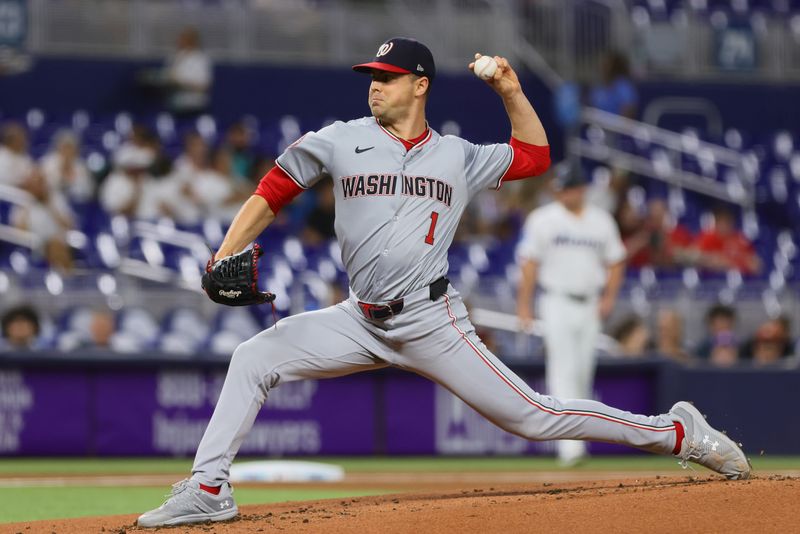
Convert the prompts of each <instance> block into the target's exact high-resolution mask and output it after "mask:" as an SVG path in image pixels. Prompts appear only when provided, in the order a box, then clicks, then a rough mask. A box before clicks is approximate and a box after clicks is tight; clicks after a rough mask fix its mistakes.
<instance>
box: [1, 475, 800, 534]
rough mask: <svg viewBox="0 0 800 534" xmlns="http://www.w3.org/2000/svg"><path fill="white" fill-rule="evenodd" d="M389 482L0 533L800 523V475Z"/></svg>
mask: <svg viewBox="0 0 800 534" xmlns="http://www.w3.org/2000/svg"><path fill="white" fill-rule="evenodd" d="M583 474H584V475H585V474H586V473H583ZM629 476H630V474H629ZM423 478H424V477H423ZM398 482H399V483H398V490H400V489H401V488H404V489H405V490H406V492H405V493H398V494H394V495H384V496H380V497H361V498H352V499H345V500H341V499H329V500H321V501H308V502H302V503H281V504H269V505H252V506H243V507H241V514H240V516H239V518H237V519H235V520H233V521H230V522H225V523H214V524H200V525H196V526H179V527H168V528H162V529H140V528H138V527H135V526H134V522H135V520H136V516H134V515H125V516H108V517H92V518H81V519H71V520H60V521H55V520H46V521H36V522H30V523H16V524H5V525H0V533H6V532H9V533H24V534H28V533H39V532H45V533H57V534H73V533H75V534H77V533H93V532H103V533H112V534H128V533H133V532H137V533H144V532H176V533H178V532H180V533H192V534H194V533H206V532H219V533H223V534H229V533H236V534H238V533H254V532H255V533H257V532H265V533H269V532H291V533H294V532H300V533H318V532H325V533H337V534H338V533H343V534H347V533H358V534H366V533H408V532H411V533H414V534H425V533H431V534H439V533H441V534H444V533H447V534H451V533H459V532H470V533H494V532H498V533H500V532H502V533H516V532H548V533H549V532H570V533H575V534H577V533H584V532H590V533H591V532H603V533H606V532H614V533H616V532H656V533H658V532H664V533H667V532H668V533H670V534H674V533H676V532H701V533H703V534H710V533H715V532H725V533H751V532H759V533H764V532H781V533H786V532H797V531H800V506H798V503H800V478H797V477H790V476H783V475H773V476H761V477H756V478H754V479H752V480H746V481H735V482H731V481H725V480H721V479H720V478H718V477H712V476H680V477H662V476H652V477H640V478H626V479H619V478H617V479H614V478H613V477H611V478H608V479H603V480H591V481H573V482H558V483H551V482H537V483H531V482H528V483H525V484H520V483H504V484H502V485H497V484H493V485H486V484H483V485H482V484H464V483H461V484H458V483H455V484H454V483H453V482H452V481H451V482H450V483H449V484H446V485H443V484H441V483H439V484H433V483H430V482H428V483H425V482H424V481H422V483H420V484H414V483H413V482H411V481H405V482H400V481H398ZM412 488H415V489H414V490H412ZM434 489H436V491H435V492H433V490H434Z"/></svg>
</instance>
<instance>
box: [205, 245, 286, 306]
mask: <svg viewBox="0 0 800 534" xmlns="http://www.w3.org/2000/svg"><path fill="white" fill-rule="evenodd" d="M263 254H264V251H263V249H262V248H261V247H260V246H258V245H253V248H252V249H250V250H245V251H242V252H240V253H239V254H234V255H233V256H228V257H227V258H223V259H221V260H219V261H214V258H211V260H209V262H208V265H206V272H205V274H203V281H202V283H203V290H205V292H206V295H208V297H209V298H210V299H211V300H213V301H214V302H217V303H219V304H226V305H228V306H249V305H251V304H264V303H265V302H272V301H273V300H275V295H274V294H273V293H270V292H264V291H259V290H258V285H257V282H258V258H260V257H261V256H262V255H263Z"/></svg>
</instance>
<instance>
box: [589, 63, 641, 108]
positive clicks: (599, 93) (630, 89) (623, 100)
mask: <svg viewBox="0 0 800 534" xmlns="http://www.w3.org/2000/svg"><path fill="white" fill-rule="evenodd" d="M638 103H639V95H638V93H637V92H636V87H635V86H634V85H633V82H632V81H631V73H630V67H629V64H628V59H627V58H626V57H625V56H624V55H623V54H621V53H620V52H613V51H612V52H609V54H608V55H607V56H606V57H605V59H604V60H603V65H602V79H601V81H600V83H599V84H597V85H595V86H594V87H592V89H591V91H590V92H589V105H591V106H592V107H595V108H598V109H602V110H603V111H607V112H609V113H614V114H616V115H622V116H624V117H628V118H631V119H633V118H635V117H636V113H637V105H638Z"/></svg>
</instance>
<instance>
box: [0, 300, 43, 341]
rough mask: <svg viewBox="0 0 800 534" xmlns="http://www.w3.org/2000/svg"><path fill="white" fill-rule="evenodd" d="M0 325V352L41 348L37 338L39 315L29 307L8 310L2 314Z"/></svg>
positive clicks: (39, 339)
mask: <svg viewBox="0 0 800 534" xmlns="http://www.w3.org/2000/svg"><path fill="white" fill-rule="evenodd" d="M0 324H2V330H3V338H2V339H0V350H2V351H6V352H10V351H17V350H37V349H41V348H43V342H42V339H41V338H40V337H39V333H40V326H39V315H38V314H37V313H36V310H34V309H33V308H32V307H31V306H26V305H22V306H16V307H13V308H10V309H9V310H7V311H6V312H5V313H4V314H3V317H2V319H0Z"/></svg>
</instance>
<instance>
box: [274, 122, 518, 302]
mask: <svg viewBox="0 0 800 534" xmlns="http://www.w3.org/2000/svg"><path fill="white" fill-rule="evenodd" d="M511 158H512V149H511V147H510V146H509V145H507V144H497V145H474V144H472V143H469V142H467V141H465V140H464V139H461V138H459V137H455V136H450V135H448V136H440V135H439V134H438V133H436V132H434V131H433V130H429V133H428V136H427V137H426V138H424V139H423V140H422V141H420V142H419V143H417V145H415V146H414V147H413V148H412V149H411V150H409V151H406V149H405V147H404V146H403V144H402V142H401V141H400V140H399V139H397V138H396V137H395V136H394V135H392V134H391V133H390V132H389V131H388V130H386V129H385V128H383V127H382V126H381V125H380V124H379V123H378V121H377V120H375V119H374V118H373V117H365V118H362V119H358V120H353V121H350V122H347V123H343V122H336V123H334V124H332V125H330V126H328V127H326V128H323V129H322V130H320V131H319V132H311V133H308V134H306V135H305V136H303V137H302V138H301V139H300V140H298V141H297V142H296V143H294V144H293V145H292V146H290V147H289V148H288V149H287V150H286V151H285V152H284V153H283V154H282V155H281V156H280V157H279V158H278V161H277V163H278V165H279V166H280V167H281V168H282V169H283V170H284V171H285V172H286V173H287V174H288V175H289V176H291V177H292V178H293V179H294V181H295V182H297V184H298V185H299V186H300V187H302V188H304V189H305V188H308V187H311V186H313V185H314V184H315V183H316V182H317V181H318V180H320V179H322V178H331V177H332V178H333V188H334V192H335V195H336V223H335V229H336V237H337V238H338V240H339V245H340V247H341V249H342V261H343V263H344V265H345V268H346V269H347V274H348V275H349V276H350V287H351V288H352V289H353V291H354V292H355V293H356V295H358V297H359V298H360V299H362V300H365V301H369V302H381V301H386V300H391V299H394V298H397V297H400V296H402V295H405V294H407V293H410V292H412V291H414V290H415V289H419V288H421V287H425V286H427V285H428V284H430V283H431V282H433V281H434V280H436V279H437V278H440V277H441V276H444V275H445V274H446V273H447V250H448V248H450V244H451V243H452V241H453V236H454V235H455V231H456V227H457V226H458V222H459V220H460V219H461V215H462V213H463V212H464V209H465V208H466V206H467V204H468V203H469V201H470V199H471V198H472V197H473V196H474V195H475V194H476V193H477V192H478V191H480V190H482V189H486V188H488V187H499V185H500V179H501V177H502V176H503V174H504V173H505V172H506V170H507V169H508V167H509V166H510V165H511Z"/></svg>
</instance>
